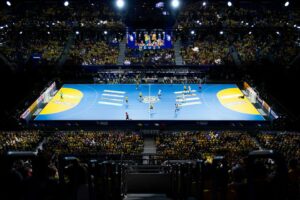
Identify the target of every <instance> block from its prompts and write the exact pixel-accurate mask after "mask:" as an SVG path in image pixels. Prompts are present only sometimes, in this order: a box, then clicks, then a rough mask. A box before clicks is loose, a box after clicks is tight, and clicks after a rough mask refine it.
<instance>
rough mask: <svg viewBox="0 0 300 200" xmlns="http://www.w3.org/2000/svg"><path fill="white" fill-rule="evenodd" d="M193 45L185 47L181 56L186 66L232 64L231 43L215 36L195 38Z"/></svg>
mask: <svg viewBox="0 0 300 200" xmlns="http://www.w3.org/2000/svg"><path fill="white" fill-rule="evenodd" d="M190 43H192V44H188V45H184V47H183V48H182V49H181V55H182V58H183V61H184V64H186V65H220V64H223V65H224V64H230V63H232V62H233V61H232V58H231V55H230V51H229V47H230V45H229V41H228V40H226V39H225V38H217V37H216V36H214V35H207V36H206V37H203V35H202V34H201V33H199V34H197V35H196V36H195V37H193V41H192V42H190Z"/></svg>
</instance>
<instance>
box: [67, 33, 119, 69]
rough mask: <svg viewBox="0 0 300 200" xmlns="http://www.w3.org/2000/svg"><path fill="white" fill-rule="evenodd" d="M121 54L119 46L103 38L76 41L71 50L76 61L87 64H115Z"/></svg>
mask: <svg viewBox="0 0 300 200" xmlns="http://www.w3.org/2000/svg"><path fill="white" fill-rule="evenodd" d="M118 55H119V51H118V48H116V47H113V46H111V45H108V44H107V43H106V42H105V41H102V40H98V41H95V40H89V39H85V40H83V41H76V42H75V44H74V45H73V47H72V48H71V51H70V57H71V59H73V61H74V62H75V63H79V64H81V65H83V66H85V65H115V64H117V58H118Z"/></svg>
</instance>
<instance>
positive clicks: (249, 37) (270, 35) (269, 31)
mask: <svg viewBox="0 0 300 200" xmlns="http://www.w3.org/2000/svg"><path fill="white" fill-rule="evenodd" d="M299 14H300V13H299V12H298V10H297V9H288V10H287V9H284V8H278V7H277V8H276V7H272V6H267V5H261V6H258V5H255V7H253V6H252V5H251V4H246V3H245V4H243V3H242V4H240V5H239V6H238V7H237V6H232V7H228V6H225V5H222V4H221V3H217V4H214V3H209V4H206V5H203V2H200V1H199V2H197V3H193V4H191V5H188V6H186V8H185V9H183V11H181V13H180V15H179V17H178V18H177V23H176V24H175V28H177V29H179V30H181V31H180V32H181V33H180V34H179V35H180V37H181V39H182V40H183V42H184V43H186V41H187V40H189V41H190V43H191V44H189V45H184V47H183V49H182V56H183V58H184V61H185V63H186V64H216V63H218V64H220V60H221V63H226V58H227V59H228V53H229V50H228V49H230V52H231V53H235V52H236V53H237V54H238V55H239V58H238V59H236V60H240V61H241V64H244V65H250V64H261V63H262V62H266V61H267V62H269V63H273V64H280V65H288V64H289V63H291V62H292V61H293V60H294V59H295V58H296V56H297V55H298V54H299V52H300V46H299V34H298V28H297V23H298V21H297V20H298V17H299ZM198 30H200V32H199V31H198ZM201 30H207V31H206V32H209V31H213V32H214V33H215V35H217V34H220V36H221V37H223V40H221V41H220V40H211V42H209V41H207V39H206V38H205V37H203V32H202V31H201ZM204 35H205V34H204ZM209 37H211V36H209ZM191 40H192V41H191ZM231 59H232V58H231V57H230V58H229V61H232V60H231ZM216 61H217V62H216ZM235 62H236V63H238V62H239V61H235Z"/></svg>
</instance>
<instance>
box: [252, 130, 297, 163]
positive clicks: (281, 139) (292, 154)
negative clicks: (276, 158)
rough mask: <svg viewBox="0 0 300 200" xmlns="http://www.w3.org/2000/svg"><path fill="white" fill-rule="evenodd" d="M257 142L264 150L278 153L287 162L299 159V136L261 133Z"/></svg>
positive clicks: (293, 133)
mask: <svg viewBox="0 0 300 200" xmlns="http://www.w3.org/2000/svg"><path fill="white" fill-rule="evenodd" d="M257 138H258V141H259V143H260V144H262V146H263V147H264V148H266V149H273V150H275V151H278V152H280V153H281V154H283V156H284V157H285V158H286V159H287V160H288V161H289V160H292V159H297V158H298V159H299V158H300V135H299V134H298V133H295V132H263V133H260V134H258V135H257Z"/></svg>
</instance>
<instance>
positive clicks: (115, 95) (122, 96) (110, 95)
mask: <svg viewBox="0 0 300 200" xmlns="http://www.w3.org/2000/svg"><path fill="white" fill-rule="evenodd" d="M102 96H107V97H120V98H124V95H117V94H102Z"/></svg>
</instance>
